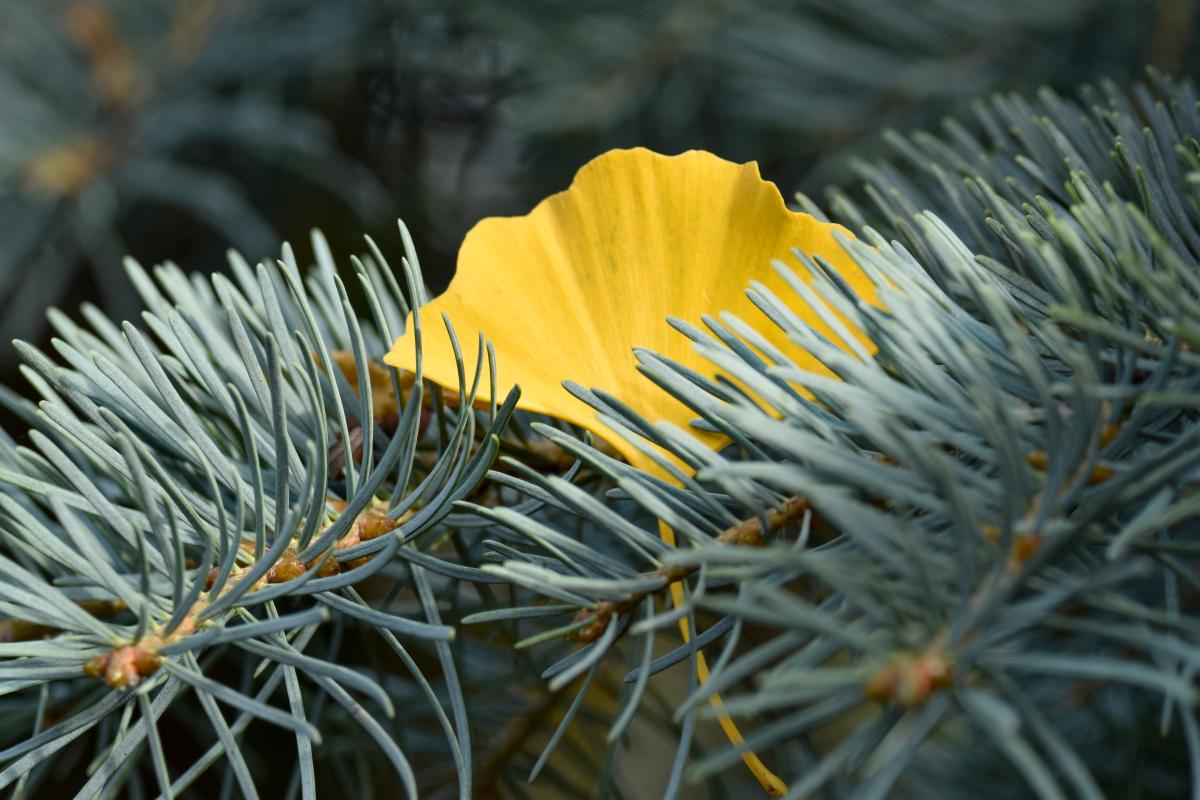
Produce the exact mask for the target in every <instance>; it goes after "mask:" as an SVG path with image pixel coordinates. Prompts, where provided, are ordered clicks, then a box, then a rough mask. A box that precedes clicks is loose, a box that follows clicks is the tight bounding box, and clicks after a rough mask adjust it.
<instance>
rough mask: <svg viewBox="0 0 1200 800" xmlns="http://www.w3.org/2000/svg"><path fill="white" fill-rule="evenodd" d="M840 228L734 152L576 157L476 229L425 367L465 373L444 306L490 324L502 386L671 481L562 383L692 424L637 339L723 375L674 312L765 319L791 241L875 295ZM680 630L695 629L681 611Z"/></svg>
mask: <svg viewBox="0 0 1200 800" xmlns="http://www.w3.org/2000/svg"><path fill="white" fill-rule="evenodd" d="M837 232H840V233H842V234H844V235H847V236H849V235H850V234H849V232H848V231H846V230H845V229H844V228H841V227H839V226H837V225H830V224H828V223H823V222H821V221H819V220H817V219H815V218H814V217H812V216H809V215H808V214H799V213H795V212H792V211H789V210H788V209H787V207H786V206H785V205H784V202H783V198H782V197H781V196H780V194H779V191H778V189H776V188H775V186H774V184H771V183H768V182H767V181H764V180H763V179H762V178H761V177H760V175H759V173H758V166H757V165H756V164H754V163H750V164H734V163H731V162H729V161H725V160H723V159H721V158H718V157H717V156H715V155H713V154H711V153H705V152H698V151H692V152H688V153H684V154H682V155H678V156H663V155H659V154H657V153H652V152H650V151H649V150H645V149H640V148H639V149H634V150H613V151H610V152H608V153H605V154H604V155H602V156H599V157H598V158H596V159H594V160H593V161H591V162H589V163H588V164H586V165H585V166H584V167H583V168H582V169H580V170H579V173H578V174H577V175H576V176H575V180H574V182H573V183H572V184H571V187H570V188H569V189H567V191H565V192H561V193H559V194H556V195H553V196H551V197H549V198H547V199H546V200H544V201H542V202H541V203H539V204H538V206H537V208H535V209H534V210H533V211H532V212H530V213H529V214H528V215H526V216H524V217H513V218H491V219H485V220H483V221H482V222H480V223H479V224H478V225H476V226H475V227H474V228H473V229H472V230H471V232H470V233H468V234H467V238H466V239H465V241H464V242H463V245H462V248H461V249H460V250H459V254H458V271H457V272H456V273H455V275H454V279H453V280H452V281H451V282H450V286H449V288H448V289H447V290H446V291H445V293H443V294H442V295H441V296H439V297H438V298H436V299H435V300H434V301H433V302H431V303H429V304H427V305H425V306H424V307H423V308H421V309H420V310H419V312H418V313H419V314H420V315H421V324H422V327H423V328H424V330H425V331H426V334H425V336H424V341H423V348H424V349H423V352H424V364H423V366H424V375H425V377H426V378H428V379H430V380H432V381H434V382H435V383H438V384H441V385H443V386H447V387H451V388H453V387H456V386H457V385H458V369H457V365H456V361H455V358H454V353H453V349H452V346H451V344H450V340H449V337H447V336H445V335H440V333H438V330H439V328H440V326H441V317H442V315H445V316H446V318H448V319H449V320H450V322H451V324H452V325H453V326H454V329H455V332H456V333H457V335H458V337H459V339H460V341H463V342H470V341H472V340H473V339H476V338H477V337H478V335H479V334H480V333H481V332H482V334H483V335H484V337H485V338H487V339H488V340H490V341H491V342H492V343H493V345H494V347H495V350H496V361H497V368H498V374H497V376H496V377H497V385H498V386H509V385H511V384H513V383H515V384H518V385H519V386H520V387H521V399H520V403H519V405H520V407H522V408H524V409H526V410H529V411H536V412H540V413H543V414H548V415H550V416H553V417H558V418H560V419H565V420H568V421H570V422H573V423H575V424H576V425H579V426H580V427H583V428H587V429H589V430H591V431H593V432H594V433H596V434H597V435H598V436H600V437H601V438H603V439H605V440H606V441H607V442H609V443H610V444H611V445H612V446H613V447H614V448H615V449H616V450H617V451H618V452H620V453H621V454H622V455H623V456H624V457H625V458H626V459H627V460H628V461H629V462H630V463H631V464H633V465H635V466H638V467H640V468H642V469H645V470H648V471H651V472H655V473H656V474H659V475H660V476H663V477H665V475H664V474H663V471H662V470H660V469H658V468H657V466H656V464H655V463H654V461H653V460H652V459H649V458H648V457H647V456H645V454H643V453H642V452H641V451H639V450H638V449H637V448H635V447H634V446H633V445H632V444H630V443H629V442H627V441H625V440H624V439H622V438H621V437H620V436H618V435H617V434H616V433H615V432H614V431H612V430H609V429H608V428H607V427H605V426H604V425H603V424H601V423H600V422H599V421H598V420H597V419H596V413H595V411H594V410H593V409H591V408H590V407H588V406H587V405H586V404H585V403H583V402H582V401H580V400H578V399H577V398H575V397H574V396H573V395H571V394H570V393H569V392H568V391H567V390H566V389H564V388H563V386H562V382H563V381H564V380H571V381H574V382H576V383H579V384H581V385H583V386H586V387H599V388H603V389H604V390H605V391H606V392H608V393H609V394H611V395H613V396H615V397H617V398H618V399H619V400H621V401H622V402H624V403H625V404H626V405H628V406H629V407H630V408H632V409H633V410H634V411H635V412H637V413H638V414H640V415H641V416H643V417H644V418H645V419H647V420H648V421H650V422H652V423H653V422H660V421H668V422H672V423H675V424H676V425H679V426H684V427H686V426H687V425H688V423H689V422H690V421H691V419H692V418H694V417H695V416H696V414H695V412H693V411H692V410H690V409H689V408H687V407H686V406H685V405H683V404H682V403H680V402H679V401H677V400H675V399H674V398H673V397H671V396H670V395H669V394H667V393H666V392H664V391H662V390H660V389H659V388H658V387H656V386H654V385H653V384H652V383H651V382H650V381H648V380H646V379H645V378H644V377H643V376H642V375H641V374H640V373H639V372H638V371H637V369H636V368H635V364H636V361H635V356H634V348H635V347H645V348H648V349H650V350H652V351H654V352H656V353H658V354H660V355H662V356H665V357H666V358H668V359H671V360H673V361H676V362H678V363H680V364H682V365H684V366H686V367H689V368H691V369H693V370H695V371H697V372H700V373H702V374H706V375H711V374H713V372H714V369H713V366H712V365H711V364H710V363H709V362H708V361H706V360H705V359H704V358H703V357H702V356H700V355H699V354H697V353H696V352H695V351H694V349H693V345H692V342H691V340H689V339H688V338H687V337H685V336H683V335H682V334H681V333H679V332H677V331H675V330H674V329H673V328H671V326H670V325H668V324H667V322H666V319H667V317H678V318H680V319H683V320H686V321H688V322H691V323H694V324H696V323H699V322H700V319H701V317H702V316H703V315H705V314H717V313H719V312H722V311H728V312H732V313H733V314H735V315H737V316H739V317H742V318H743V319H747V320H754V319H757V318H760V314H759V312H758V310H757V309H756V308H755V307H754V306H753V304H752V303H751V302H750V300H749V299H748V298H747V297H746V294H745V292H746V289H747V287H748V285H749V283H750V281H751V280H757V281H759V282H760V283H762V284H764V285H765V286H766V287H767V288H768V289H770V290H771V291H773V292H775V293H777V294H779V295H780V296H781V297H785V298H786V297H794V293H792V292H791V290H790V289H789V288H788V287H787V285H786V282H785V280H784V279H783V278H782V277H780V276H779V275H778V273H776V271H775V270H774V269H773V268H772V267H771V262H772V260H774V259H786V258H787V257H788V255H789V253H790V252H791V250H792V248H798V249H799V250H800V251H801V252H804V253H806V254H815V255H819V256H821V257H822V258H824V259H825V260H826V261H827V262H829V263H830V264H832V265H833V267H834V268H835V269H836V270H837V271H838V273H839V274H840V276H841V277H842V279H843V280H845V281H846V282H847V283H848V284H849V285H850V287H851V288H852V289H853V291H855V292H856V293H857V294H858V295H859V296H861V297H863V298H864V299H867V300H868V301H870V302H876V301H875V296H876V295H875V290H874V287H873V284H872V283H871V281H870V280H869V279H868V278H867V277H866V275H865V274H864V273H863V272H862V271H861V270H860V269H859V268H858V266H857V265H856V264H855V263H854V261H853V260H852V259H851V258H850V256H849V255H848V254H847V253H846V252H845V250H844V249H843V248H842V246H841V245H840V244H839V243H838V242H837V240H836V238H835V236H834V234H835V233H837ZM793 310H794V311H795V312H796V313H797V314H798V315H799V316H801V317H802V318H804V319H805V321H807V322H809V323H811V324H813V325H814V327H816V328H818V329H819V330H821V331H822V332H824V333H825V334H826V335H828V336H829V337H830V339H831V340H832V341H835V342H838V341H841V340H840V339H839V338H838V337H837V336H836V335H834V334H833V333H832V331H830V330H829V329H828V328H827V326H825V325H824V324H823V323H822V322H821V321H820V319H819V317H818V315H817V314H816V313H815V312H813V311H812V310H811V309H807V308H804V307H795V304H794V305H793ZM757 327H758V329H759V331H760V332H761V333H762V334H763V335H764V336H765V337H766V338H767V339H768V340H769V341H770V342H771V344H772V345H774V346H775V347H776V348H778V349H779V350H781V351H782V352H784V353H786V354H788V356H789V357H790V358H791V359H792V361H793V362H794V363H796V364H797V365H798V366H800V367H802V368H807V369H812V370H817V371H825V370H824V368H823V367H822V366H821V365H820V363H819V362H818V361H817V360H816V359H815V358H813V357H812V356H810V355H808V354H807V353H804V352H802V351H800V350H799V349H798V348H797V347H796V346H795V345H793V344H791V343H790V342H789V341H788V339H787V336H786V334H784V333H783V331H781V330H779V329H778V328H776V327H775V326H774V325H770V324H763V325H759V326H757ZM412 329H413V326H412V324H411V320H410V324H409V325H408V326H407V333H406V335H405V336H404V337H402V338H401V339H400V340H399V341H397V342H396V345H395V346H394V347H393V348H392V351H391V352H390V353H389V354H388V356H387V358H386V359H385V361H386V362H387V363H388V364H390V365H392V366H394V367H398V368H402V369H407V370H412V369H414V368H415V356H414V346H413V342H412V335H413V334H412ZM855 335H861V334H859V333H858V332H855ZM863 342H864V343H866V340H865V338H863ZM468 355H469V354H468ZM695 434H696V436H697V437H698V438H699V439H701V440H702V441H704V442H706V443H707V444H708V445H710V446H712V447H714V448H715V447H720V446H722V445H723V444H724V439H722V438H721V437H719V436H717V435H715V434H712V433H706V432H703V431H700V430H695ZM660 531H661V533H662V536H663V538H664V539H665V540H666V541H667V542H668V543H670V544H674V533H673V532H672V531H671V529H670V528H669V527H667V526H666V525H662V524H660ZM671 596H672V599H673V601H674V602H675V603H676V605H679V604H681V603H682V602H683V588H682V586H680V585H679V584H678V583H674V584H672V585H671ZM680 631H681V633H682V635H683V637H684V640H685V641H687V640H688V638H690V636H691V631H690V629H689V626H688V623H687V621H686V620H683V621H681V623H680ZM697 672H698V677H699V679H700V680H701V681H703V680H706V679H707V675H708V670H707V667H706V665H705V662H704V658H703V654H699V657H698V658H697ZM712 703H713V705H714V706H715V707H716V709H717V711H718V719H719V720H720V723H721V725H722V727H723V728H724V729H725V732H726V734H727V736H728V737H729V739H730V741H731V742H733V743H735V744H738V743H740V742H741V741H742V736H741V734H740V732H739V731H738V729H737V727H736V726H735V725H734V723H733V721H732V720H731V719H730V718H729V717H728V715H726V714H724V713H721V712H722V708H723V706H722V705H721V700H720V697H719V696H714V697H713V698H712ZM744 760H745V761H746V763H747V764H748V765H749V767H750V769H751V771H752V772H753V773H754V775H755V776H756V777H757V778H758V780H759V782H760V783H761V784H762V785H763V787H764V788H765V789H766V790H767V791H768V793H769V794H771V795H772V796H782V795H783V794H785V793H786V787H785V786H784V784H783V782H782V781H780V780H779V779H778V778H777V777H776V776H775V775H773V774H772V773H771V772H770V771H769V770H768V769H767V768H766V767H765V766H764V765H763V764H762V762H761V761H760V760H759V759H758V757H757V756H756V755H755V754H754V753H752V752H747V753H745V755H744Z"/></svg>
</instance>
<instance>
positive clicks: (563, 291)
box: [385, 148, 875, 468]
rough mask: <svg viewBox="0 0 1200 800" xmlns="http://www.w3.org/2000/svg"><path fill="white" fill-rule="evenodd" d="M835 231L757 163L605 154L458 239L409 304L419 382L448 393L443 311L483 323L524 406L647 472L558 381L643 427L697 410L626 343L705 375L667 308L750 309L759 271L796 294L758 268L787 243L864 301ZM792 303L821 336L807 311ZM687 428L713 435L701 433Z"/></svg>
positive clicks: (394, 359)
mask: <svg viewBox="0 0 1200 800" xmlns="http://www.w3.org/2000/svg"><path fill="white" fill-rule="evenodd" d="M835 231H837V232H841V233H842V234H844V235H847V236H849V235H850V234H849V232H848V231H846V230H845V229H844V228H842V227H840V226H837V225H830V224H828V223H823V222H820V221H819V220H817V219H815V218H814V217H812V216H810V215H808V214H800V213H796V212H793V211H789V210H788V209H787V207H786V206H785V205H784V203H783V198H782V197H781V196H780V194H779V191H778V189H776V188H775V185H774V184H772V183H769V182H767V181H764V180H763V179H762V178H761V177H760V176H759V173H758V166H757V164H754V163H749V164H734V163H732V162H729V161H725V160H724V159H721V158H718V157H717V156H715V155H713V154H711V153H706V152H701V151H691V152H687V153H684V154H682V155H678V156H663V155H659V154H657V153H653V152H651V151H649V150H645V149H642V148H638V149H633V150H612V151H610V152H608V153H605V154H604V155H602V156H599V157H598V158H596V159H594V160H592V161H591V162H589V163H588V164H586V165H585V166H584V167H583V168H582V169H580V170H579V173H578V174H577V175H576V176H575V180H574V182H573V183H572V184H571V187H570V188H569V189H568V190H567V191H565V192H561V193H559V194H556V195H553V196H551V197H548V198H547V199H545V200H544V201H542V202H541V203H539V204H538V206H537V207H536V208H535V209H534V210H533V211H532V212H531V213H530V214H528V215H526V216H524V217H507V218H502V217H492V218H489V219H485V220H483V221H481V222H480V223H479V224H478V225H476V226H475V227H474V228H473V229H472V230H471V232H470V233H468V234H467V237H466V239H465V240H464V241H463V244H462V248H461V249H460V250H459V254H458V271H457V272H456V273H455V275H454V279H453V280H452V281H451V282H450V286H449V288H447V289H446V291H445V292H444V293H443V294H442V295H440V296H439V297H438V298H436V299H435V300H434V301H433V302H431V303H429V304H427V305H426V306H424V307H423V308H422V309H421V310H420V314H421V323H422V326H423V327H424V329H425V331H426V334H425V337H424V343H423V344H424V356H425V358H424V374H425V377H426V378H428V379H429V380H432V381H433V382H435V383H438V384H440V385H443V386H448V387H455V386H457V383H458V371H457V369H456V366H455V360H454V355H453V351H452V349H451V345H450V341H449V338H448V337H447V336H445V335H444V334H442V333H441V327H442V323H441V316H442V315H443V314H445V315H446V316H447V317H448V318H449V320H450V322H451V323H452V324H453V326H454V329H455V332H456V333H457V335H458V337H459V340H460V341H462V342H465V343H469V342H472V341H474V339H475V338H476V337H477V336H478V333H479V332H480V331H482V332H483V334H484V336H485V337H486V338H487V339H488V340H489V341H491V342H492V344H493V346H494V347H495V350H496V361H497V369H498V375H497V385H498V386H509V385H512V384H514V383H515V384H518V385H519V386H520V387H521V401H520V407H521V408H524V409H526V410H529V411H537V412H540V413H543V414H548V415H550V416H553V417H557V418H559V419H565V420H568V421H570V422H573V423H575V424H576V425H579V426H580V427H583V428H587V429H589V430H591V431H592V432H594V433H595V434H597V435H598V436H600V437H601V438H603V439H605V440H606V441H608V442H609V443H610V444H612V446H613V447H614V448H616V449H617V450H618V451H619V452H620V453H621V454H622V455H623V456H625V457H626V458H627V459H628V460H629V461H630V463H633V464H636V465H638V466H640V467H644V468H649V466H650V464H649V462H648V461H647V459H646V458H645V456H644V455H642V454H641V453H640V452H639V451H638V450H637V449H635V448H634V447H633V446H632V445H630V444H629V443H628V442H626V441H624V440H623V439H621V438H620V437H618V436H617V435H616V434H615V433H614V432H613V431H611V430H609V429H608V428H606V427H604V426H603V425H602V424H600V423H599V422H598V421H597V420H596V413H595V411H594V410H593V409H591V408H590V407H588V406H587V405H586V404H585V403H583V402H582V401H581V400H579V399H577V398H575V397H574V396H573V395H571V394H570V393H569V392H567V390H566V389H564V388H563V386H562V382H563V381H564V380H572V381H575V382H576V383H579V384H581V385H583V386H587V387H600V388H603V389H604V390H605V391H606V392H608V393H610V394H612V395H614V396H616V397H618V398H620V399H621V400H622V401H623V402H625V403H626V404H628V405H629V406H630V407H631V408H632V409H633V410H634V411H636V412H638V413H639V414H641V415H642V416H643V417H645V418H646V419H647V420H649V421H650V422H657V421H661V420H665V421H670V422H674V423H676V424H678V425H681V426H684V427H686V426H687V425H688V423H689V421H690V420H691V419H693V418H694V417H695V416H696V414H695V412H693V411H691V410H690V409H688V408H687V407H686V406H684V405H683V404H682V403H680V402H678V401H677V400H675V399H674V398H672V397H671V396H670V395H668V394H667V393H666V392H663V391H661V390H659V389H658V388H656V387H655V386H653V385H652V384H651V383H650V382H649V381H647V380H646V379H645V378H644V377H643V376H642V375H640V374H639V373H638V371H637V370H636V369H635V357H634V352H633V348H634V347H646V348H648V349H650V350H652V351H654V352H656V353H658V354H660V355H662V356H665V357H667V358H669V359H672V360H674V361H676V362H679V363H681V364H683V365H685V366H688V367H691V368H692V369H694V370H697V371H699V372H702V373H706V374H711V373H712V372H713V368H712V365H711V364H709V363H708V362H707V361H705V360H704V359H703V357H701V356H700V355H698V354H697V353H696V352H695V351H694V350H693V347H692V342H691V341H690V340H689V339H688V338H687V337H685V336H683V335H682V334H680V333H679V332H677V331H675V330H674V329H673V328H671V327H670V326H669V325H668V324H667V323H666V318H667V317H678V318H680V319H683V320H687V321H688V322H692V323H696V324H698V323H699V322H700V317H701V315H703V314H716V313H718V312H721V311H729V312H732V313H733V314H735V315H737V316H739V317H741V318H743V319H747V320H755V319H761V312H759V311H758V310H757V309H755V308H754V306H753V305H752V303H751V302H750V300H749V299H748V298H747V297H746V294H745V292H746V289H747V286H748V284H749V283H750V281H751V280H758V281H760V282H761V283H763V284H765V285H766V286H767V288H769V289H771V290H772V291H774V292H776V293H778V294H779V295H780V296H781V297H790V296H794V294H793V293H792V292H791V290H790V289H788V288H787V286H786V284H785V282H784V280H783V278H781V277H780V276H779V275H778V274H777V273H776V272H775V270H774V269H772V267H771V261H772V259H786V258H788V256H789V253H790V250H791V248H793V247H795V248H798V249H799V250H800V251H801V252H804V253H808V254H817V255H820V256H821V257H823V258H824V259H825V260H826V261H828V262H829V263H830V264H832V265H833V266H834V267H835V268H836V269H837V270H838V271H839V273H840V275H841V276H842V278H843V279H845V280H846V281H847V282H848V283H849V284H850V286H851V287H852V288H853V289H854V290H855V291H856V292H858V293H859V294H860V295H863V296H864V297H874V294H875V293H874V289H873V287H872V284H871V283H870V281H869V279H868V278H867V277H866V276H865V275H864V274H863V273H862V271H861V270H860V269H859V268H858V267H857V266H856V265H855V263H854V261H853V260H852V259H851V258H850V256H849V255H848V254H847V253H846V252H845V250H843V249H842V247H841V245H840V244H838V242H837V241H836V239H835V238H834V232H835ZM795 310H796V311H797V312H798V313H799V314H800V316H802V317H804V318H805V319H806V321H808V322H811V323H813V324H814V325H816V326H817V327H818V328H820V329H821V330H823V331H825V332H826V333H830V332H829V331H828V329H827V328H826V327H825V326H824V325H823V324H820V322H819V320H818V318H817V315H816V314H815V313H813V312H811V311H809V312H808V313H805V311H806V309H795ZM757 327H758V328H759V330H760V331H761V333H762V334H763V335H764V336H766V337H767V339H768V340H770V341H771V343H772V344H774V345H775V346H776V347H778V348H779V349H781V350H782V351H783V352H785V353H788V354H789V355H790V356H791V357H792V359H793V361H795V363H796V364H797V365H799V366H801V367H803V368H810V369H821V367H820V365H819V364H818V362H817V361H816V359H814V358H813V357H812V356H809V355H807V354H806V353H803V352H800V351H798V349H797V348H796V347H795V346H794V345H792V344H790V343H789V342H788V340H787V337H786V334H784V333H783V331H781V330H780V329H778V328H777V327H775V326H774V325H770V324H764V325H759V326H757ZM411 330H412V325H411V324H410V325H409V326H408V333H407V334H406V336H404V337H402V338H401V339H400V340H399V341H398V342H396V345H395V347H393V348H392V351H391V352H390V353H389V354H388V356H387V358H386V359H385V360H386V362H387V363H388V364H391V365H392V366H394V367H399V368H403V369H409V370H411V369H413V368H414V355H413V344H412V341H411V336H412V333H411ZM832 338H833V339H834V341H837V338H836V337H832ZM468 356H469V353H468ZM696 435H697V436H698V437H699V438H701V439H702V440H705V441H706V442H707V443H708V444H710V445H712V446H719V445H720V444H723V440H721V439H720V438H719V437H717V436H716V435H714V434H708V433H704V432H701V431H696Z"/></svg>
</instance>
